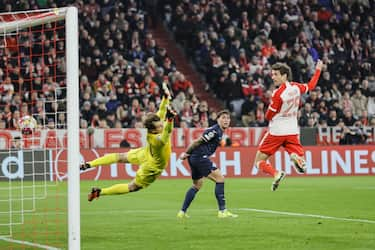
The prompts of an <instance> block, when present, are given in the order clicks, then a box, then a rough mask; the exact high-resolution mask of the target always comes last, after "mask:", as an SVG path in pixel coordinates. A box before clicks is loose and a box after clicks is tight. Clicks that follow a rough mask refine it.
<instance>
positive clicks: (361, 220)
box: [32, 208, 375, 224]
mask: <svg viewBox="0 0 375 250" xmlns="http://www.w3.org/2000/svg"><path fill="white" fill-rule="evenodd" d="M232 210H235V211H251V212H257V213H266V214H279V215H288V216H296V217H310V218H319V219H327V220H337V221H348V222H362V223H369V224H375V220H368V219H351V218H343V217H334V216H326V215H319V214H304V213H294V212H284V211H275V210H267V209H256V208H232ZM200 211H206V212H211V211H216V209H200ZM174 212H176V210H175V209H173V210H171V209H153V210H148V209H139V210H134V209H132V210H126V209H121V210H111V211H106V210H102V211H95V210H94V211H90V209H88V210H81V215H84V216H85V215H101V214H107V215H108V214H128V213H132V214H133V213H134V214H137V213H139V214H143V213H158V214H170V213H174ZM32 214H36V215H43V214H52V215H54V214H55V213H53V212H43V213H38V212H36V213H32ZM59 214H60V215H65V214H66V212H62V213H61V212H60V213H59Z"/></svg>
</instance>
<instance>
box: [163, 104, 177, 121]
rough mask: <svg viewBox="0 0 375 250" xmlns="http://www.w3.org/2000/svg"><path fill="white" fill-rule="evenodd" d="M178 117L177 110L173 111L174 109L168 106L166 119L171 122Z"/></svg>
mask: <svg viewBox="0 0 375 250" xmlns="http://www.w3.org/2000/svg"><path fill="white" fill-rule="evenodd" d="M176 115H177V112H176V111H175V110H173V108H172V107H170V106H168V108H167V113H166V115H165V117H166V118H167V119H168V120H169V121H171V120H173V118H174V117H175V116H176Z"/></svg>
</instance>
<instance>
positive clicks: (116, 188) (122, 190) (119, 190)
mask: <svg viewBox="0 0 375 250" xmlns="http://www.w3.org/2000/svg"><path fill="white" fill-rule="evenodd" d="M127 193H129V184H116V185H113V186H111V187H109V188H102V191H101V192H100V195H114V194H127Z"/></svg>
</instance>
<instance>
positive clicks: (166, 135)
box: [160, 107, 177, 144]
mask: <svg viewBox="0 0 375 250" xmlns="http://www.w3.org/2000/svg"><path fill="white" fill-rule="evenodd" d="M176 115H177V113H176V111H174V110H173V109H172V108H171V107H168V108H167V111H166V118H167V120H166V121H165V122H164V128H163V132H162V133H161V136H160V139H161V142H162V143H163V144H165V143H167V142H168V141H169V139H170V138H171V134H172V130H173V119H174V117H175V116H176Z"/></svg>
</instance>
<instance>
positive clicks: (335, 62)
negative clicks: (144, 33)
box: [162, 0, 375, 127]
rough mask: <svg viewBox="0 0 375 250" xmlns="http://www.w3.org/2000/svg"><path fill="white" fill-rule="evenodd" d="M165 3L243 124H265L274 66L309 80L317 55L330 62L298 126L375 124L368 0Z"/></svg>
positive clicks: (181, 37) (374, 40)
mask: <svg viewBox="0 0 375 250" xmlns="http://www.w3.org/2000/svg"><path fill="white" fill-rule="evenodd" d="M162 2H163V4H164V6H165V7H164V21H165V23H166V24H167V25H168V26H169V27H170V29H171V30H172V31H173V32H174V35H175V38H176V40H177V41H178V42H179V43H180V44H182V45H183V46H184V48H185V49H186V51H187V53H186V54H187V55H192V60H193V61H194V63H195V65H196V68H197V69H198V70H199V71H200V72H201V73H203V74H204V75H205V76H206V81H207V83H208V85H209V87H210V88H211V89H213V90H214V92H215V94H216V95H217V96H218V97H219V98H220V99H223V100H225V102H226V104H227V105H228V107H230V108H231V109H232V110H233V111H234V113H235V114H236V116H237V117H238V118H240V119H241V121H242V125H243V126H264V125H266V122H265V120H264V111H265V108H266V107H267V105H268V104H269V103H268V102H269V100H270V98H269V97H270V95H271V93H272V91H273V90H274V88H275V87H274V86H273V83H272V79H271V78H270V66H271V65H272V64H273V63H275V62H285V63H287V64H288V65H289V66H291V68H292V72H293V80H294V81H297V82H307V81H308V79H309V78H310V77H311V75H312V74H313V72H314V67H315V62H316V61H317V59H318V58H321V59H322V60H323V61H324V63H325V64H326V65H327V67H326V69H325V70H324V72H323V74H322V77H321V79H320V81H319V84H318V86H319V87H317V88H316V89H315V91H312V92H311V93H310V94H308V95H305V96H304V100H303V101H302V105H303V108H302V109H301V112H300V114H299V115H300V119H299V123H300V125H301V126H303V127H316V126H327V125H328V126H336V125H338V124H339V122H340V121H343V122H344V124H345V125H346V126H353V125H354V124H359V125H366V126H367V125H371V126H374V125H375V118H374V116H375V104H374V102H375V101H374V96H375V70H374V65H375V64H374V63H375V23H374V11H375V6H374V2H373V1H323V0H319V1H318V0H315V1H307V0H301V1H292V0H290V1H266V0H262V1H254V0H243V1H235V0H228V1H208V0H200V1H168V0H164V1H162Z"/></svg>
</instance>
